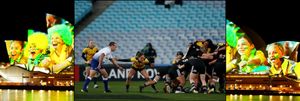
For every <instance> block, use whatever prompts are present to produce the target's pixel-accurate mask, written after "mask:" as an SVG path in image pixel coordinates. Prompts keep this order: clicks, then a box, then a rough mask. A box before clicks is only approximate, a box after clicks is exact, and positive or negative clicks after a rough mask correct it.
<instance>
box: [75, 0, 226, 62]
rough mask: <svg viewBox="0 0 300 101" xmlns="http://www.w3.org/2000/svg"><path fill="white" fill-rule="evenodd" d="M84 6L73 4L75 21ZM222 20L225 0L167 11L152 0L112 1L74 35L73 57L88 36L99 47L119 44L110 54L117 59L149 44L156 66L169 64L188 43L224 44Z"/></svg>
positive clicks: (84, 44)
mask: <svg viewBox="0 0 300 101" xmlns="http://www.w3.org/2000/svg"><path fill="white" fill-rule="evenodd" d="M82 1H85V0H82ZM88 3H89V4H91V3H90V2H86V3H82V2H81V1H80V2H78V1H75V17H76V18H75V20H76V21H78V20H77V19H79V18H80V17H82V16H83V15H84V13H82V12H83V11H86V9H88V8H91V6H90V7H88V6H86V5H89V4H88ZM82 6H84V7H82ZM76 7H77V8H78V9H77V10H76ZM224 17H225V1H184V5H183V6H179V5H175V6H173V7H172V8H171V9H170V10H169V9H165V8H164V6H158V5H154V1H130V2H128V1H115V2H114V3H113V4H112V5H110V7H108V8H107V9H106V10H105V12H103V13H102V14H101V15H100V16H98V17H97V18H96V19H95V20H94V21H93V22H91V24H90V25H88V26H87V27H86V28H84V30H83V31H81V32H80V33H79V34H78V35H77V36H76V38H75V40H76V42H79V43H80V44H75V47H76V51H75V56H76V57H80V55H81V50H80V49H83V48H84V47H86V44H87V41H88V40H89V39H87V38H86V36H89V37H88V38H90V39H92V40H95V41H96V43H97V45H98V47H99V48H103V47H105V46H106V45H107V44H108V43H109V42H110V41H116V42H117V43H119V46H120V47H119V50H117V51H116V52H115V54H114V55H115V56H117V57H118V58H129V57H132V56H134V55H135V53H136V52H137V51H138V50H140V49H142V48H143V47H144V46H145V44H146V43H148V42H151V43H152V45H153V47H154V48H155V49H156V51H157V54H158V57H157V59H156V63H157V64H169V63H170V62H171V60H172V59H173V58H174V55H175V54H176V52H177V51H183V52H186V47H187V45H188V43H189V42H192V41H195V40H196V39H208V38H209V39H212V40H213V41H214V42H216V43H217V42H224V39H225V34H224V33H225V30H224V27H225V21H224ZM78 49H79V51H77V50H78ZM83 62H84V61H83V60H82V59H81V58H76V60H75V63H77V64H79V63H83Z"/></svg>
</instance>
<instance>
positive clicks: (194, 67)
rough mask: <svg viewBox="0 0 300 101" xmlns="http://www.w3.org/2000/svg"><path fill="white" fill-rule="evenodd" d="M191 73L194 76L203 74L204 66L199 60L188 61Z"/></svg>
mask: <svg viewBox="0 0 300 101" xmlns="http://www.w3.org/2000/svg"><path fill="white" fill-rule="evenodd" d="M188 62H189V63H190V65H191V72H192V73H194V74H198V73H200V74H205V70H206V66H205V64H204V62H203V61H202V60H201V59H190V60H189V61H188Z"/></svg>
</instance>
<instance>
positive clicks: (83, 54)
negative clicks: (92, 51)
mask: <svg viewBox="0 0 300 101" xmlns="http://www.w3.org/2000/svg"><path fill="white" fill-rule="evenodd" d="M85 55H86V50H85V49H84V50H83V52H82V54H81V57H82V58H83V59H84V60H85V61H87V59H86V57H85Z"/></svg>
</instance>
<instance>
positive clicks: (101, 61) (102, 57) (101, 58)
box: [97, 53, 105, 69]
mask: <svg viewBox="0 0 300 101" xmlns="http://www.w3.org/2000/svg"><path fill="white" fill-rule="evenodd" d="M104 57H105V54H104V53H102V54H101V55H100V57H99V65H98V67H97V68H98V69H100V68H101V67H102V65H103V59H104Z"/></svg>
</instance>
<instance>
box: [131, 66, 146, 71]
mask: <svg viewBox="0 0 300 101" xmlns="http://www.w3.org/2000/svg"><path fill="white" fill-rule="evenodd" d="M131 68H132V69H133V70H135V71H142V70H144V69H145V68H134V67H131Z"/></svg>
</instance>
